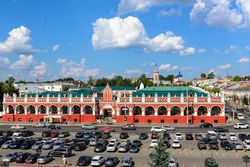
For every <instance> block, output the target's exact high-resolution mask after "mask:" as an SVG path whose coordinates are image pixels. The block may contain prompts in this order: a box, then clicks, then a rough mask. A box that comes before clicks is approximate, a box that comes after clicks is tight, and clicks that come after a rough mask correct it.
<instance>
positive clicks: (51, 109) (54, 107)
mask: <svg viewBox="0 0 250 167" xmlns="http://www.w3.org/2000/svg"><path fill="white" fill-rule="evenodd" d="M49 113H50V114H58V110H57V107H56V106H55V105H52V106H50V108H49Z"/></svg>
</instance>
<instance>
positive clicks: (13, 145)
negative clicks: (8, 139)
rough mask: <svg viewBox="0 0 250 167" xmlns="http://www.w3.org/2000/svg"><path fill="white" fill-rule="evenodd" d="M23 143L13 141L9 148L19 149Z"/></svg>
mask: <svg viewBox="0 0 250 167" xmlns="http://www.w3.org/2000/svg"><path fill="white" fill-rule="evenodd" d="M22 144H23V141H14V142H13V143H11V144H10V145H9V148H10V149H19V148H20V147H21V145H22Z"/></svg>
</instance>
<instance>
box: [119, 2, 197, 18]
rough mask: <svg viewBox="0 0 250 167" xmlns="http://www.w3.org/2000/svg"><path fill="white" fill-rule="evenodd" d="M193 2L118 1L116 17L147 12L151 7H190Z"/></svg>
mask: <svg viewBox="0 0 250 167" xmlns="http://www.w3.org/2000/svg"><path fill="white" fill-rule="evenodd" d="M194 3H195V0H120V3H119V6H118V12H117V13H118V15H123V14H126V13H131V12H147V11H149V10H150V8H151V7H153V6H164V5H172V4H178V5H192V4H194Z"/></svg>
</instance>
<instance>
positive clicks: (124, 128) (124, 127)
mask: <svg viewBox="0 0 250 167" xmlns="http://www.w3.org/2000/svg"><path fill="white" fill-rule="evenodd" d="M121 129H122V130H136V127H135V125H134V124H126V125H123V126H122V128H121Z"/></svg>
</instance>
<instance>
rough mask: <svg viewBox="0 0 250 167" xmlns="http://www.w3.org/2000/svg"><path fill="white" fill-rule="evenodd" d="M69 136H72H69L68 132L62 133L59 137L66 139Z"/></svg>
mask: <svg viewBox="0 0 250 167" xmlns="http://www.w3.org/2000/svg"><path fill="white" fill-rule="evenodd" d="M68 136H70V134H69V132H68V131H65V132H61V133H60V134H59V135H58V137H60V138H64V137H68Z"/></svg>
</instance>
